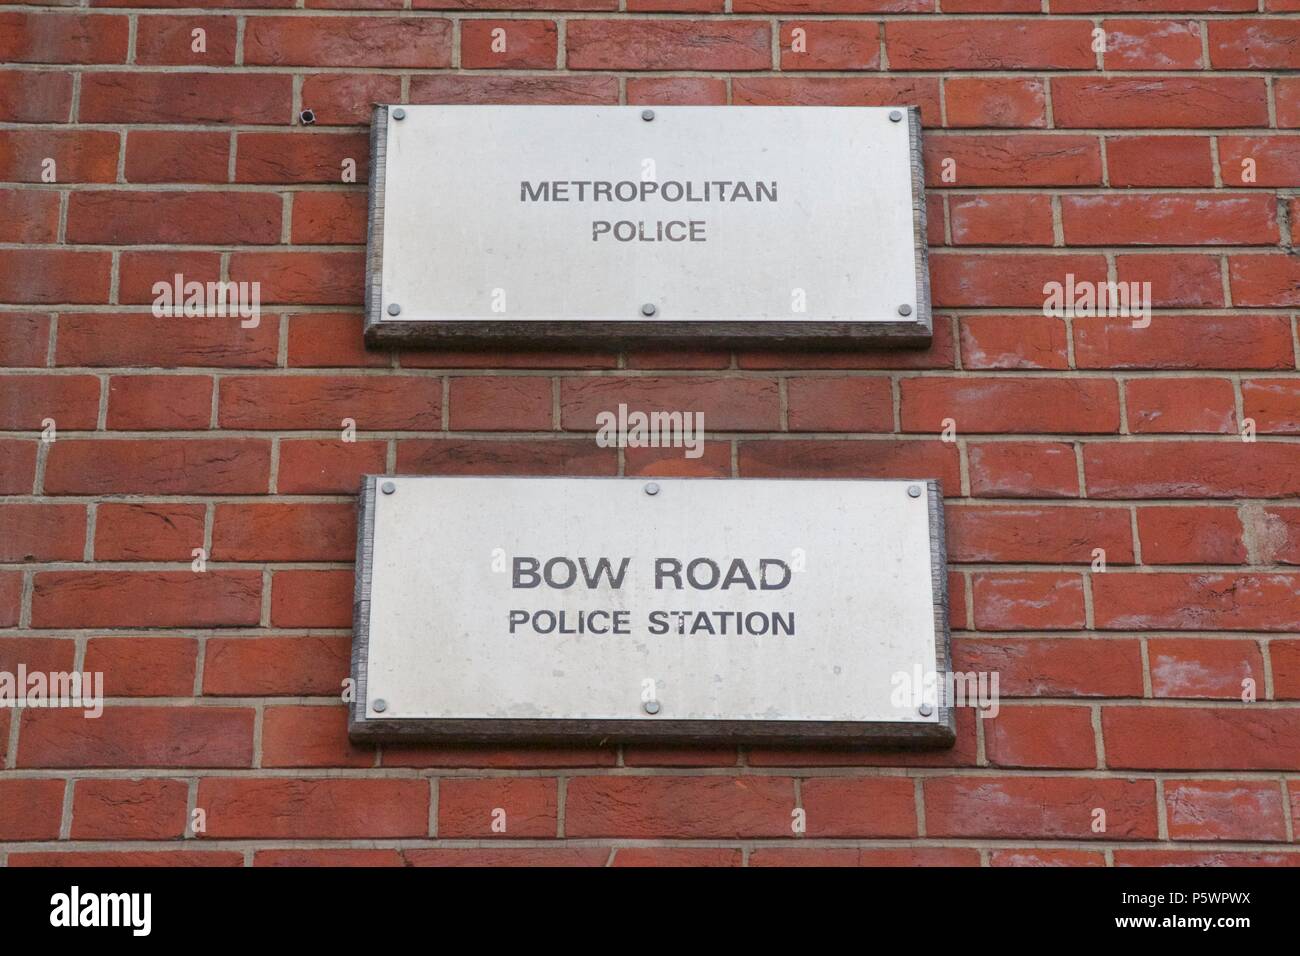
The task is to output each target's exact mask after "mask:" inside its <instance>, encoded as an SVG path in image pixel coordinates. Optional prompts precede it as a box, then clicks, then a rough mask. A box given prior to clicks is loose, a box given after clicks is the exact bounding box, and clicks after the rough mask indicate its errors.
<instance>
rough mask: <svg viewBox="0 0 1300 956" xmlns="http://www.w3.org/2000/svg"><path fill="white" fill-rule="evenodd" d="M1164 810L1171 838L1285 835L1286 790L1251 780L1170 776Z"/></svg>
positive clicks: (1278, 837) (1278, 838) (1251, 838)
mask: <svg viewBox="0 0 1300 956" xmlns="http://www.w3.org/2000/svg"><path fill="white" fill-rule="evenodd" d="M1165 815H1166V819H1167V820H1168V821H1169V838H1170V839H1172V840H1245V841H1255V840H1259V841H1267V840H1273V841H1278V842H1281V841H1284V840H1285V839H1286V823H1285V821H1284V819H1283V811H1282V790H1281V788H1280V787H1279V786H1278V785H1277V784H1276V783H1272V782H1265V781H1249V780H1169V781H1166V782H1165Z"/></svg>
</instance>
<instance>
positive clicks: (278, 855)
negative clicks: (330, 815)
mask: <svg viewBox="0 0 1300 956" xmlns="http://www.w3.org/2000/svg"><path fill="white" fill-rule="evenodd" d="M405 865H406V864H405V863H404V861H403V860H402V853H401V851H400V850H396V849H393V850H258V851H257V852H256V853H254V854H253V866H292V867H304V866H405Z"/></svg>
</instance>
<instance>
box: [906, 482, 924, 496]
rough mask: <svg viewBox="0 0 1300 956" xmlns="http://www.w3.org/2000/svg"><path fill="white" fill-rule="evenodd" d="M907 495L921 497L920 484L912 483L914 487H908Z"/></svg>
mask: <svg viewBox="0 0 1300 956" xmlns="http://www.w3.org/2000/svg"><path fill="white" fill-rule="evenodd" d="M907 497H909V498H919V497H921V488H920V486H919V485H912V487H910V488H908V489H907Z"/></svg>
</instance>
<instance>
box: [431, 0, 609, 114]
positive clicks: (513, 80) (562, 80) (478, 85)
mask: <svg viewBox="0 0 1300 956" xmlns="http://www.w3.org/2000/svg"><path fill="white" fill-rule="evenodd" d="M440 2H448V0H440ZM550 2H551V3H554V2H557V0H550ZM409 102H411V103H489V104H493V105H497V104H515V103H558V104H569V105H579V104H588V105H590V104H611V103H617V102H618V80H617V79H616V78H615V77H612V76H546V75H543V76H510V75H505V76H482V75H479V76H476V75H473V74H468V75H459V74H449V73H441V74H431V75H426V76H413V77H411V93H410V100H409Z"/></svg>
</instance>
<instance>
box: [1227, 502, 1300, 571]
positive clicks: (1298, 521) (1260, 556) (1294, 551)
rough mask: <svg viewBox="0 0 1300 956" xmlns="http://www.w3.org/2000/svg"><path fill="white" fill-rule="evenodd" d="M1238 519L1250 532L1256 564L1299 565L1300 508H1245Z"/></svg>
mask: <svg viewBox="0 0 1300 956" xmlns="http://www.w3.org/2000/svg"><path fill="white" fill-rule="evenodd" d="M1241 516H1242V519H1243V520H1244V522H1245V523H1246V525H1247V526H1248V527H1249V528H1250V529H1251V531H1252V532H1253V534H1252V537H1253V539H1254V543H1255V551H1256V561H1257V562H1258V563H1259V564H1300V508H1263V507H1261V506H1259V505H1246V506H1245V507H1244V508H1242V510H1241Z"/></svg>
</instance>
